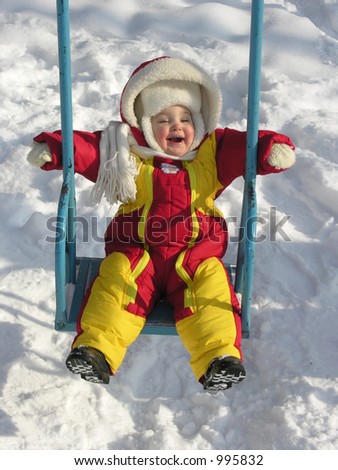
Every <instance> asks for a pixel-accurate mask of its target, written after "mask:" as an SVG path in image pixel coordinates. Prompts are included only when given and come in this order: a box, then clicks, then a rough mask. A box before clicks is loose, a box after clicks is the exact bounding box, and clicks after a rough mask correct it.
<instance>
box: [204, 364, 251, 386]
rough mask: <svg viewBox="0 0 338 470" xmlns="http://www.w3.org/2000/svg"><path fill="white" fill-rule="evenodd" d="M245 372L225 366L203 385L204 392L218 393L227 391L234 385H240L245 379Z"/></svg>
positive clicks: (235, 367)
mask: <svg viewBox="0 0 338 470" xmlns="http://www.w3.org/2000/svg"><path fill="white" fill-rule="evenodd" d="M245 375H246V374H245V371H244V370H242V369H240V368H238V367H237V366H228V367H227V366H224V368H221V369H220V370H219V371H217V372H215V373H214V374H213V375H212V377H211V378H210V379H209V380H208V379H207V380H206V381H205V382H204V384H203V386H204V390H207V391H208V392H218V391H222V390H227V389H228V388H231V387H232V384H238V383H240V382H242V380H244V379H245Z"/></svg>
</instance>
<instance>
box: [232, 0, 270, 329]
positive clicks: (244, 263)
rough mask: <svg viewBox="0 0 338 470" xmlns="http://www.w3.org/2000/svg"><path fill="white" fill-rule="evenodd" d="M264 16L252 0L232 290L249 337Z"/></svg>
mask: <svg viewBox="0 0 338 470" xmlns="http://www.w3.org/2000/svg"><path fill="white" fill-rule="evenodd" d="M263 16H264V0H253V1H252V3H251V32H250V61H249V88H248V124H247V142H246V170H245V183H244V194H243V206H242V216H241V228H240V234H239V236H240V242H239V247H238V255H237V271H236V280H235V290H236V292H240V293H241V294H242V310H241V315H242V334H243V337H244V338H248V337H249V333H250V305H251V296H252V284H253V272H254V257H255V246H254V243H255V235H256V225H255V222H256V218H257V204H256V174H257V144H258V124H259V96H260V82H261V57H262V35H263Z"/></svg>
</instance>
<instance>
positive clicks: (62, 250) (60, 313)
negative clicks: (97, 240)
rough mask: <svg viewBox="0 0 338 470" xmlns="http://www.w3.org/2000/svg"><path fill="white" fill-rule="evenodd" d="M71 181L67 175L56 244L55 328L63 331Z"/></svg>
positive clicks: (65, 308)
mask: <svg viewBox="0 0 338 470" xmlns="http://www.w3.org/2000/svg"><path fill="white" fill-rule="evenodd" d="M69 179H70V175H69V173H67V175H66V177H65V179H64V181H63V184H62V189H61V194H60V199H59V205H58V212H57V220H56V243H55V292H56V314H55V328H56V329H57V330H63V329H64V328H65V326H66V324H67V305H66V283H67V282H68V266H69V264H70V260H69V252H68V251H67V231H68V227H67V225H68V207H69V196H70V192H69Z"/></svg>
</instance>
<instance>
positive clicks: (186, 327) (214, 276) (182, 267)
mask: <svg viewBox="0 0 338 470" xmlns="http://www.w3.org/2000/svg"><path fill="white" fill-rule="evenodd" d="M184 255H185V253H182V254H181V255H180V256H179V258H178V260H177V262H176V271H177V273H178V275H179V277H180V280H181V285H182V289H181V291H180V293H179V292H178V291H176V294H175V295H172V296H171V297H170V301H171V302H172V303H173V304H174V306H175V318H176V322H177V323H176V326H177V331H178V334H179V335H180V337H181V339H182V341H183V343H184V345H185V347H186V348H187V350H188V352H189V353H190V355H191V360H190V364H191V367H192V369H193V372H194V374H195V376H196V378H197V380H200V379H201V378H202V377H203V376H204V374H205V372H206V371H207V369H208V366H209V364H210V363H211V361H212V360H213V359H215V358H217V357H220V356H233V357H234V358H238V359H241V358H242V353H241V349H240V344H241V321H240V316H239V304H238V300H237V298H236V295H235V293H234V290H233V287H232V285H231V284H230V281H229V277H228V273H227V271H226V269H225V267H224V265H223V263H222V261H221V260H220V259H219V258H217V257H213V258H208V259H206V260H204V261H201V262H200V263H199V264H198V263H196V260H195V262H194V263H193V266H192V265H190V266H189V262H186V260H187V259H188V257H186V258H184ZM184 259H185V262H183V260H184ZM184 263H185V264H184ZM182 280H183V281H184V283H182Z"/></svg>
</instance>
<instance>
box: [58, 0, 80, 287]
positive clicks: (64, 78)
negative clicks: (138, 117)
mask: <svg viewBox="0 0 338 470" xmlns="http://www.w3.org/2000/svg"><path fill="white" fill-rule="evenodd" d="M57 24H58V45H59V73H60V104H61V130H62V161H63V177H64V181H66V180H67V181H68V184H67V187H65V185H64V186H63V188H62V191H69V206H68V212H67V217H68V221H67V243H66V247H67V249H66V251H67V255H68V256H69V260H68V272H67V282H72V283H74V282H75V264H76V246H75V240H76V234H75V215H76V203H75V189H74V153H73V152H74V151H73V146H74V143H73V113H72V78H71V53H70V28H69V1H68V0H57Z"/></svg>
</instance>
